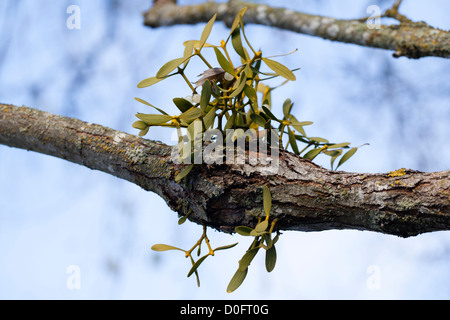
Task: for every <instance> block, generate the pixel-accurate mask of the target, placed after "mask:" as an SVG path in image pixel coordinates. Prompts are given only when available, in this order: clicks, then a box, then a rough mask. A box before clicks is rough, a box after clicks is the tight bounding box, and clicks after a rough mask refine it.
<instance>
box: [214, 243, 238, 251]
mask: <svg viewBox="0 0 450 320" xmlns="http://www.w3.org/2000/svg"><path fill="white" fill-rule="evenodd" d="M237 244H238V242H236V243H233V244H229V245H226V246H221V247H217V248H215V249H214V250H213V251H214V252H216V251H219V250H226V249H231V248H233V247H235V246H236V245H237Z"/></svg>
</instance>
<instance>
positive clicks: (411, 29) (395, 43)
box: [144, 1, 450, 59]
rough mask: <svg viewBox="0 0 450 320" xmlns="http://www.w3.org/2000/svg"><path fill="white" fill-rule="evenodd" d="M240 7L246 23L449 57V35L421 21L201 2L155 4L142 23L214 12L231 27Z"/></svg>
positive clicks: (411, 54) (397, 52)
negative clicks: (380, 21)
mask: <svg viewBox="0 0 450 320" xmlns="http://www.w3.org/2000/svg"><path fill="white" fill-rule="evenodd" d="M243 7H248V9H247V12H246V13H245V17H244V21H245V22H246V23H255V24H261V25H266V26H272V27H276V28H280V29H285V30H290V31H294V32H298V33H302V34H307V35H311V36H316V37H321V38H324V39H328V40H332V41H339V42H344V43H352V44H357V45H361V46H366V47H374V48H380V49H387V50H393V51H394V56H395V57H400V56H406V57H408V58H416V59H417V58H421V57H426V56H435V57H443V58H449V57H450V32H449V31H444V30H440V29H437V28H433V27H431V26H429V25H428V24H426V23H425V22H412V21H410V20H407V19H402V20H403V21H401V23H400V24H399V25H380V28H376V29H369V28H368V25H367V24H366V21H362V20H340V19H334V18H330V17H323V16H318V15H310V14H306V13H302V12H296V11H294V10H288V9H284V8H275V7H271V6H267V5H263V4H255V3H249V2H241V1H229V2H227V3H215V2H205V3H202V4H198V5H190V6H178V5H176V4H173V3H169V4H164V5H155V6H153V7H152V8H150V10H148V11H147V12H145V13H144V24H145V25H147V26H149V27H153V28H155V27H160V26H170V25H176V24H196V23H199V22H207V21H208V20H209V19H211V17H212V16H213V15H214V13H217V14H218V15H217V20H222V21H225V23H227V24H228V25H231V22H232V21H233V19H234V17H235V15H236V14H237V12H238V11H239V10H240V9H241V8H243ZM391 11H392V10H391ZM391 11H389V12H391ZM394 11H395V13H396V14H395V15H394V14H390V15H389V16H393V17H397V16H400V17H403V16H401V15H399V14H398V12H396V10H394Z"/></svg>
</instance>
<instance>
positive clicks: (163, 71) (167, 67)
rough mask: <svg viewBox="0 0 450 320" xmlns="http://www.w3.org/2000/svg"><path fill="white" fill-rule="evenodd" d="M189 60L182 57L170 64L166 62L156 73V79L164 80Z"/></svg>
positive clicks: (171, 61)
mask: <svg viewBox="0 0 450 320" xmlns="http://www.w3.org/2000/svg"><path fill="white" fill-rule="evenodd" d="M189 58H190V56H189V57H188V58H185V57H182V58H177V59H173V60H170V61H169V62H166V63H165V64H164V65H163V66H162V67H161V68H160V69H159V70H158V72H157V73H156V78H158V79H162V78H164V77H165V76H167V75H168V74H169V73H171V72H172V71H173V70H175V69H176V68H177V67H178V66H179V65H180V64H182V63H183V62H184V61H186V60H187V59H189Z"/></svg>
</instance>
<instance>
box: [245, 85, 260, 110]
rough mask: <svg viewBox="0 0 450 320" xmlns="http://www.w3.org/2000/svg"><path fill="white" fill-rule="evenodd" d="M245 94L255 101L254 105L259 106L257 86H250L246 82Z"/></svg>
mask: <svg viewBox="0 0 450 320" xmlns="http://www.w3.org/2000/svg"><path fill="white" fill-rule="evenodd" d="M244 94H245V95H246V96H247V98H249V99H250V101H252V102H253V104H254V105H256V106H257V104H258V97H257V95H256V91H255V88H253V87H252V86H249V85H248V84H246V85H245V86H244Z"/></svg>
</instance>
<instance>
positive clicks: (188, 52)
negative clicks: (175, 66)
mask: <svg viewBox="0 0 450 320" xmlns="http://www.w3.org/2000/svg"><path fill="white" fill-rule="evenodd" d="M183 44H184V45H185V48H184V54H183V58H184V59H188V58H190V57H192V50H194V44H195V42H194V40H191V41H186V42H185V43H183ZM187 63H188V60H186V61H184V63H183V66H186V65H187Z"/></svg>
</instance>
